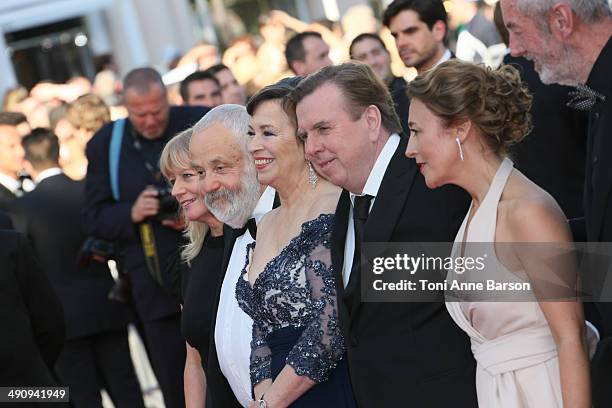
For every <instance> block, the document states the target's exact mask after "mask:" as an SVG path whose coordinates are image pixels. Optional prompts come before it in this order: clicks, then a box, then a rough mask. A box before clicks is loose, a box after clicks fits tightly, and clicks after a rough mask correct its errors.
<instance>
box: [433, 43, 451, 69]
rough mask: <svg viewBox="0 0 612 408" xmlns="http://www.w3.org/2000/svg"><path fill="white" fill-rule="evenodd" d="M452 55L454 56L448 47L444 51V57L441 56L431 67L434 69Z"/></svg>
mask: <svg viewBox="0 0 612 408" xmlns="http://www.w3.org/2000/svg"><path fill="white" fill-rule="evenodd" d="M451 57H452V54H451V52H450V50H449V49H448V48H447V49H446V51H444V54H442V58H440V59H439V60H438V62H436V63H435V64H434V66H433V67H431V69H434V68H435V67H437V66H438V65H440V64H441V63H443V62H446V61H448V60H449V59H451Z"/></svg>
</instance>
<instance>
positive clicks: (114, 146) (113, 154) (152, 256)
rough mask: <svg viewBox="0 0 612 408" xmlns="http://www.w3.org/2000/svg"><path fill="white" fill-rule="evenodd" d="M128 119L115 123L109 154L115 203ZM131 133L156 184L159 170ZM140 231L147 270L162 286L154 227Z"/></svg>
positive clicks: (147, 223)
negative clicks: (120, 158)
mask: <svg viewBox="0 0 612 408" xmlns="http://www.w3.org/2000/svg"><path fill="white" fill-rule="evenodd" d="M125 123H126V119H120V120H117V121H115V123H114V124H113V129H112V133H111V141H110V145H109V152H108V162H109V172H110V183H111V191H112V194H113V198H114V199H115V201H119V198H120V193H119V157H120V155H121V145H122V143H123V133H124V131H125ZM128 133H130V136H131V137H132V143H133V146H134V149H136V151H137V152H138V153H139V154H140V155H141V157H142V159H143V161H144V163H145V167H146V168H147V170H148V171H149V172H150V173H151V174H152V175H153V178H154V179H155V181H156V182H159V179H161V174H160V171H159V168H156V167H155V166H153V165H152V164H151V163H150V162H149V161H148V160H147V159H146V157H144V154H143V153H142V147H141V146H140V142H139V141H138V138H137V137H136V135H135V134H134V133H133V132H128ZM138 231H139V232H140V242H141V245H142V251H143V253H144V258H145V262H146V264H147V269H148V270H149V273H150V274H151V276H152V277H153V279H154V280H155V281H156V282H157V283H158V284H159V285H160V286H161V285H162V279H161V270H160V267H159V257H158V256H157V246H156V245H155V234H154V233H153V225H152V223H151V221H145V222H143V223H141V224H139V225H138Z"/></svg>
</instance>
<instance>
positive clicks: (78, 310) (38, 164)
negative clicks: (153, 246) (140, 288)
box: [11, 128, 144, 407]
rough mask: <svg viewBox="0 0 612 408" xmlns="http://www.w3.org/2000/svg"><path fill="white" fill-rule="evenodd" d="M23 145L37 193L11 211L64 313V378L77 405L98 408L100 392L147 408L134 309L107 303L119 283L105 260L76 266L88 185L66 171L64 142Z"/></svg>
mask: <svg viewBox="0 0 612 408" xmlns="http://www.w3.org/2000/svg"><path fill="white" fill-rule="evenodd" d="M23 146H24V149H25V158H26V168H27V169H28V173H29V174H31V175H32V177H34V180H35V182H36V188H35V189H34V190H33V191H32V192H31V193H28V194H26V195H24V196H23V197H20V198H17V199H16V200H15V201H13V203H12V206H11V213H12V215H13V219H14V220H15V226H16V228H17V229H18V230H19V231H20V232H23V233H24V234H25V235H26V237H27V238H28V239H29V241H30V243H31V244H32V246H33V247H34V250H35V252H36V255H37V258H38V259H40V261H41V263H42V267H43V270H44V272H45V273H46V276H47V277H48V278H49V280H50V282H51V284H52V286H53V288H54V289H55V292H56V293H57V294H58V296H59V299H60V302H61V303H62V306H63V308H64V315H65V319H66V343H65V345H64V348H63V351H62V353H61V354H60V357H59V359H58V362H57V368H58V372H59V375H60V376H61V380H62V382H63V383H64V384H65V385H66V386H68V387H70V397H71V399H72V401H73V403H74V404H75V405H76V406H77V407H79V406H96V405H100V404H101V403H102V399H101V396H100V391H101V389H102V388H106V390H107V391H108V393H109V395H110V397H111V399H112V400H113V403H114V405H115V406H117V407H144V404H143V400H142V395H141V392H140V386H139V384H138V379H137V378H136V374H135V371H134V366H133V365H132V360H131V357H130V350H129V346H128V335H127V324H128V321H129V310H128V309H127V307H126V306H125V305H124V304H121V303H118V302H113V301H111V300H109V299H108V292H109V291H110V290H111V288H112V287H113V284H114V282H113V278H112V277H111V275H110V271H109V269H108V266H107V265H106V263H105V261H104V262H98V261H95V260H90V261H89V262H88V263H87V265H79V264H77V258H78V255H79V251H80V249H81V246H82V245H83V243H84V242H85V240H86V238H87V237H86V235H85V234H84V233H83V230H82V227H81V222H80V212H81V209H82V207H83V198H84V194H83V193H84V189H85V182H84V181H74V180H72V179H70V178H68V176H66V175H65V174H64V173H63V172H62V169H61V168H60V166H59V163H58V161H59V142H58V139H57V137H56V136H55V135H54V134H53V133H52V132H51V131H50V130H48V129H42V128H38V129H34V130H33V131H32V133H31V134H30V135H28V136H26V137H25V138H24V139H23Z"/></svg>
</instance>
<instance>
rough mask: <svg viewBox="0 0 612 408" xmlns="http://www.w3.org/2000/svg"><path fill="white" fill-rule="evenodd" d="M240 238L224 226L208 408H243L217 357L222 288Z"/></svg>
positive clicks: (212, 326)
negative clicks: (218, 315)
mask: <svg viewBox="0 0 612 408" xmlns="http://www.w3.org/2000/svg"><path fill="white" fill-rule="evenodd" d="M238 237H239V235H238V234H237V233H236V230H234V229H233V228H231V227H230V226H228V225H227V224H225V225H223V244H224V249H223V263H222V264H221V265H219V267H220V268H221V273H220V274H219V281H218V283H217V288H216V290H215V301H214V302H213V310H212V316H211V319H210V322H211V324H210V342H209V343H210V346H209V350H208V356H206V365H205V367H204V368H205V372H206V406H208V405H210V406H212V408H240V407H242V405H240V403H239V402H238V400H237V399H236V397H235V396H234V392H233V391H232V388H231V387H230V385H229V383H228V382H227V379H226V378H225V376H224V375H223V372H222V371H221V367H220V365H219V356H218V355H217V344H216V343H215V327H216V324H217V311H218V310H219V300H220V298H221V286H222V285H223V279H224V278H225V273H226V272H227V266H228V264H229V261H230V258H231V256H232V249H233V248H234V244H235V243H236V239H237V238H238Z"/></svg>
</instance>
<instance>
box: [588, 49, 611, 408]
mask: <svg viewBox="0 0 612 408" xmlns="http://www.w3.org/2000/svg"><path fill="white" fill-rule="evenodd" d="M611 72H612V38H610V39H609V40H608V43H607V44H606V45H605V47H604V48H603V50H602V51H601V53H600V55H599V57H598V58H597V61H596V62H595V65H594V66H593V69H592V70H591V73H590V75H589V79H588V81H587V83H586V84H587V86H589V87H591V88H593V89H594V90H595V91H597V92H599V93H601V94H603V95H604V96H605V98H606V100H605V102H598V103H597V104H596V105H595V107H594V108H593V109H592V110H591V111H590V112H589V126H588V129H589V132H588V141H587V160H586V179H585V186H584V215H585V224H586V233H587V239H588V240H589V241H597V242H612V166H611V164H610V163H612V138H611V135H612V76H611V75H610V73H611ZM606 298H607V299H610V294H608V295H607V296H606ZM595 306H596V308H597V312H598V314H599V316H596V318H597V319H596V320H598V322H597V323H598V329H599V330H600V334H601V340H600V342H599V345H598V348H597V353H596V354H595V356H594V357H593V361H592V380H593V403H594V406H596V407H597V408H599V407H610V406H612V388H611V387H610V384H612V303H610V302H599V303H596V305H595Z"/></svg>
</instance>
